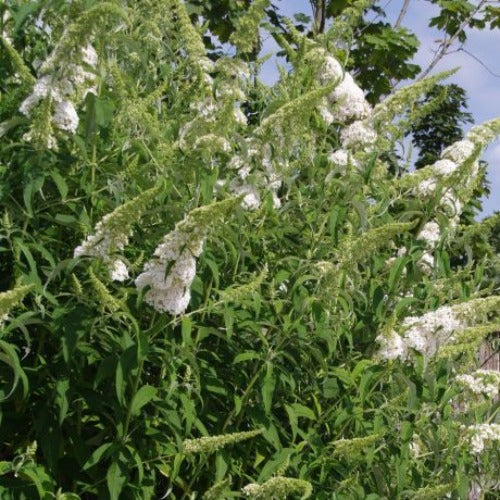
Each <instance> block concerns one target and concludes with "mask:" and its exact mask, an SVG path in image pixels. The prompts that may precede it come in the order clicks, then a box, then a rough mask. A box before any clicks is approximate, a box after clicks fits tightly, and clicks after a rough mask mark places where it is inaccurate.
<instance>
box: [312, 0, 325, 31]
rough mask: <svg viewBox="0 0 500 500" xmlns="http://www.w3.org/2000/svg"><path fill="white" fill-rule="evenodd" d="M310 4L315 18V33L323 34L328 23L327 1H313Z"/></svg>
mask: <svg viewBox="0 0 500 500" xmlns="http://www.w3.org/2000/svg"><path fill="white" fill-rule="evenodd" d="M310 3H311V7H312V10H313V16H314V27H313V29H314V33H315V34H318V33H323V32H324V31H325V22H326V0H311V2H310Z"/></svg>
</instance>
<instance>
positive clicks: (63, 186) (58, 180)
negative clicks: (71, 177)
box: [50, 170, 68, 200]
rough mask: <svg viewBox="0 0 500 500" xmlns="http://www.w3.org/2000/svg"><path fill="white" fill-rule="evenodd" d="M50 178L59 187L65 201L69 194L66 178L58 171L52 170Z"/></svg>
mask: <svg viewBox="0 0 500 500" xmlns="http://www.w3.org/2000/svg"><path fill="white" fill-rule="evenodd" d="M50 176H51V177H52V180H53V181H54V184H55V185H56V186H57V189H58V191H59V194H60V195H61V198H62V199H63V200H64V199H65V198H66V195H67V194H68V184H67V183H66V181H65V180H64V177H63V176H62V175H61V174H60V173H59V172H58V171H57V170H51V171H50Z"/></svg>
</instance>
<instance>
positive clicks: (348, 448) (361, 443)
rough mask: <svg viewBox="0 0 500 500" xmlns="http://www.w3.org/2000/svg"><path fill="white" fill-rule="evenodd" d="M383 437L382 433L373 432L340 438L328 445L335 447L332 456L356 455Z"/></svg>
mask: <svg viewBox="0 0 500 500" xmlns="http://www.w3.org/2000/svg"><path fill="white" fill-rule="evenodd" d="M382 438H383V435H382V434H373V435H372V436H366V437H361V438H353V439H338V440H337V441H333V442H331V443H330V444H329V445H328V446H329V447H333V452H332V456H338V455H342V456H355V455H359V453H361V452H362V451H365V450H366V449H367V448H369V447H370V446H372V445H373V444H375V443H377V442H378V441H380V440H381V439H382Z"/></svg>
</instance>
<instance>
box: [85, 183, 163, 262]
mask: <svg viewBox="0 0 500 500" xmlns="http://www.w3.org/2000/svg"><path fill="white" fill-rule="evenodd" d="M162 188H163V187H162V185H161V184H159V185H157V186H155V187H153V188H151V189H148V190H146V191H143V192H142V193H141V194H139V195H137V196H136V197H135V198H132V199H131V200H130V201H128V202H126V203H124V204H123V205H120V206H119V207H117V208H115V209H114V210H113V211H112V212H110V213H109V214H107V215H105V216H104V217H103V218H102V219H101V220H100V221H99V222H98V223H97V224H96V226H95V228H94V234H91V235H90V236H88V237H87V238H86V240H85V241H84V242H83V243H82V244H81V245H80V246H78V247H77V248H76V249H75V257H79V256H81V255H89V256H94V257H101V258H103V259H104V260H109V258H110V255H111V254H112V253H113V252H115V251H117V250H123V247H124V246H125V244H126V243H127V242H128V237H129V236H130V233H131V231H132V226H133V225H134V224H135V223H136V222H137V221H138V220H139V219H140V218H141V216H142V214H143V213H144V211H145V210H146V208H147V206H148V205H149V204H150V203H151V202H152V201H153V200H154V198H155V196H156V195H157V194H158V193H160V192H161V190H162Z"/></svg>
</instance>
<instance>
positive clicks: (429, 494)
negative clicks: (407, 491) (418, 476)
mask: <svg viewBox="0 0 500 500" xmlns="http://www.w3.org/2000/svg"><path fill="white" fill-rule="evenodd" d="M454 488H455V484H454V483H448V484H440V485H438V486H426V487H425V488H419V489H418V490H415V491H413V492H412V493H411V495H410V496H409V497H408V498H411V499H412V500H436V498H447V497H446V495H447V494H448V493H450V492H451V491H453V489H454Z"/></svg>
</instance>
